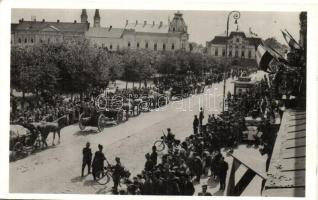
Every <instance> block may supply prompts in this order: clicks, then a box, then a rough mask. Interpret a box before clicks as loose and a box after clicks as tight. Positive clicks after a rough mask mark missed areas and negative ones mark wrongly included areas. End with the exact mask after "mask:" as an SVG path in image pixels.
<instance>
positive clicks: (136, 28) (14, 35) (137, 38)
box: [11, 9, 190, 51]
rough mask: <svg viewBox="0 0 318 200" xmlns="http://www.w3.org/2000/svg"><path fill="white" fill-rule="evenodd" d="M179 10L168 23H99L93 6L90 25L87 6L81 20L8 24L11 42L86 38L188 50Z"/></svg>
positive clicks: (116, 46) (103, 43)
mask: <svg viewBox="0 0 318 200" xmlns="http://www.w3.org/2000/svg"><path fill="white" fill-rule="evenodd" d="M187 29H188V27H187V25H186V23H185V22H184V19H183V17H182V13H180V12H177V13H175V14H174V17H173V19H172V20H171V21H170V20H169V21H168V23H166V24H165V23H163V22H162V21H161V22H159V23H155V22H151V23H149V22H147V21H143V22H138V21H134V22H129V21H128V20H126V24H125V26H124V27H116V28H115V27H112V26H109V27H102V26H101V17H100V14H99V10H98V9H96V10H95V14H94V23H93V26H92V27H90V24H89V23H88V16H87V12H86V9H83V10H82V13H81V15H80V22H77V21H74V22H71V23H69V22H60V21H59V20H57V21H56V22H46V21H45V20H44V19H43V20H42V21H36V19H32V20H31V21H25V20H24V19H21V20H20V21H19V23H18V24H11V43H12V44H19V45H30V44H34V43H58V42H62V41H65V40H69V39H72V40H74V39H77V38H87V39H89V40H90V41H91V43H92V45H95V46H100V47H105V48H107V49H108V50H110V51H116V50H121V49H150V50H155V51H156V50H158V51H164V50H167V51H170V50H172V51H173V50H177V49H184V50H189V49H190V48H189V43H188V39H189V34H188V32H187Z"/></svg>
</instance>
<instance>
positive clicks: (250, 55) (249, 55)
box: [248, 50, 252, 58]
mask: <svg viewBox="0 0 318 200" xmlns="http://www.w3.org/2000/svg"><path fill="white" fill-rule="evenodd" d="M251 57H252V52H251V50H248V58H251Z"/></svg>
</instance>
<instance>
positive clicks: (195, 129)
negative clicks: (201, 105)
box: [193, 115, 199, 134]
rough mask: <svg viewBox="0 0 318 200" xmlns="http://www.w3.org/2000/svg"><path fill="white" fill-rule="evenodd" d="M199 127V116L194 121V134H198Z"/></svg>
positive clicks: (195, 116)
mask: <svg viewBox="0 0 318 200" xmlns="http://www.w3.org/2000/svg"><path fill="white" fill-rule="evenodd" d="M198 126H199V119H198V116H197V115H194V120H193V133H194V134H197V133H198Z"/></svg>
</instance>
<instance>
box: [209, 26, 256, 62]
mask: <svg viewBox="0 0 318 200" xmlns="http://www.w3.org/2000/svg"><path fill="white" fill-rule="evenodd" d="M260 40H261V39H260V38H255V37H252V36H249V35H247V34H245V33H244V32H241V31H233V32H231V33H230V35H229V36H228V37H227V36H226V35H225V34H221V35H217V36H215V37H214V38H213V39H212V40H211V41H209V42H207V43H206V47H207V53H208V54H209V55H211V56H213V57H215V58H216V60H219V61H220V60H223V59H224V58H226V57H228V58H234V59H250V60H255V45H256V44H259V42H260ZM226 45H227V52H225V51H226Z"/></svg>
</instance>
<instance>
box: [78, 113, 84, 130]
mask: <svg viewBox="0 0 318 200" xmlns="http://www.w3.org/2000/svg"><path fill="white" fill-rule="evenodd" d="M83 114H84V113H82V114H80V116H79V119H78V126H79V128H80V129H81V131H82V130H84V129H85V126H84V124H83V119H82V118H83Z"/></svg>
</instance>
